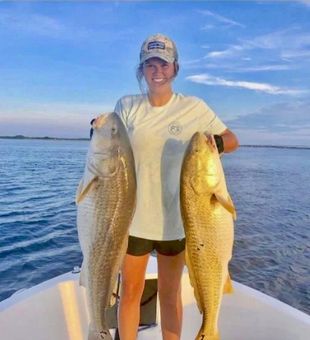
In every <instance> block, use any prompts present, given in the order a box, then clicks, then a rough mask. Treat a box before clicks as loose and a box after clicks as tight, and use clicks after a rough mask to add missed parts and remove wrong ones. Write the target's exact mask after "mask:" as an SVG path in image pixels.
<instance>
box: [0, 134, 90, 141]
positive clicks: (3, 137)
mask: <svg viewBox="0 0 310 340" xmlns="http://www.w3.org/2000/svg"><path fill="white" fill-rule="evenodd" d="M0 139H39V140H76V141H79V140H89V138H65V137H27V136H23V135H17V136H0Z"/></svg>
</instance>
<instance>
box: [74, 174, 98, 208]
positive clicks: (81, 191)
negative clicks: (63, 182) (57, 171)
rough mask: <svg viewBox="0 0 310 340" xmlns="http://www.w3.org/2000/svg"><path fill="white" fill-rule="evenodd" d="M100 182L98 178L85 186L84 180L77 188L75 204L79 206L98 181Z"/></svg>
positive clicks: (94, 178)
mask: <svg viewBox="0 0 310 340" xmlns="http://www.w3.org/2000/svg"><path fill="white" fill-rule="evenodd" d="M97 180H98V176H95V177H93V178H92V179H91V180H90V181H89V182H88V183H87V185H86V186H85V185H84V180H83V179H82V180H81V181H80V184H79V186H78V188H77V191H76V196H75V203H76V204H79V203H80V202H81V201H82V200H83V199H84V198H85V196H86V195H87V194H88V192H89V191H91V189H92V188H93V186H94V185H95V184H96V181H97Z"/></svg>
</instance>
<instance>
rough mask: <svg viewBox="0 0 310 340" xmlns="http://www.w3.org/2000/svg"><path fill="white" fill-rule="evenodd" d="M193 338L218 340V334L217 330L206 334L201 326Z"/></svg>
mask: <svg viewBox="0 0 310 340" xmlns="http://www.w3.org/2000/svg"><path fill="white" fill-rule="evenodd" d="M195 340H220V334H219V332H216V333H212V334H210V333H209V334H208V332H206V331H205V330H204V329H203V326H202V327H201V329H200V331H199V333H198V335H197V336H196V338H195Z"/></svg>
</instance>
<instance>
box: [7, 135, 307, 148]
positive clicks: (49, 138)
mask: <svg viewBox="0 0 310 340" xmlns="http://www.w3.org/2000/svg"><path fill="white" fill-rule="evenodd" d="M0 139H18V140H21V139H27V140H29V139H30V140H31V139H34V140H57V141H58V140H59V141H61V140H67V141H89V138H65V137H47V136H46V137H27V136H23V135H16V136H0ZM240 147H244V148H274V149H301V150H310V146H297V145H296V146H295V145H259V144H257V145H255V144H242V145H240Z"/></svg>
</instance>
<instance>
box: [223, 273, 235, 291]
mask: <svg viewBox="0 0 310 340" xmlns="http://www.w3.org/2000/svg"><path fill="white" fill-rule="evenodd" d="M233 292H234V287H233V284H232V281H231V278H230V275H229V274H227V279H226V282H225V284H224V289H223V293H225V294H232V293H233Z"/></svg>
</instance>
